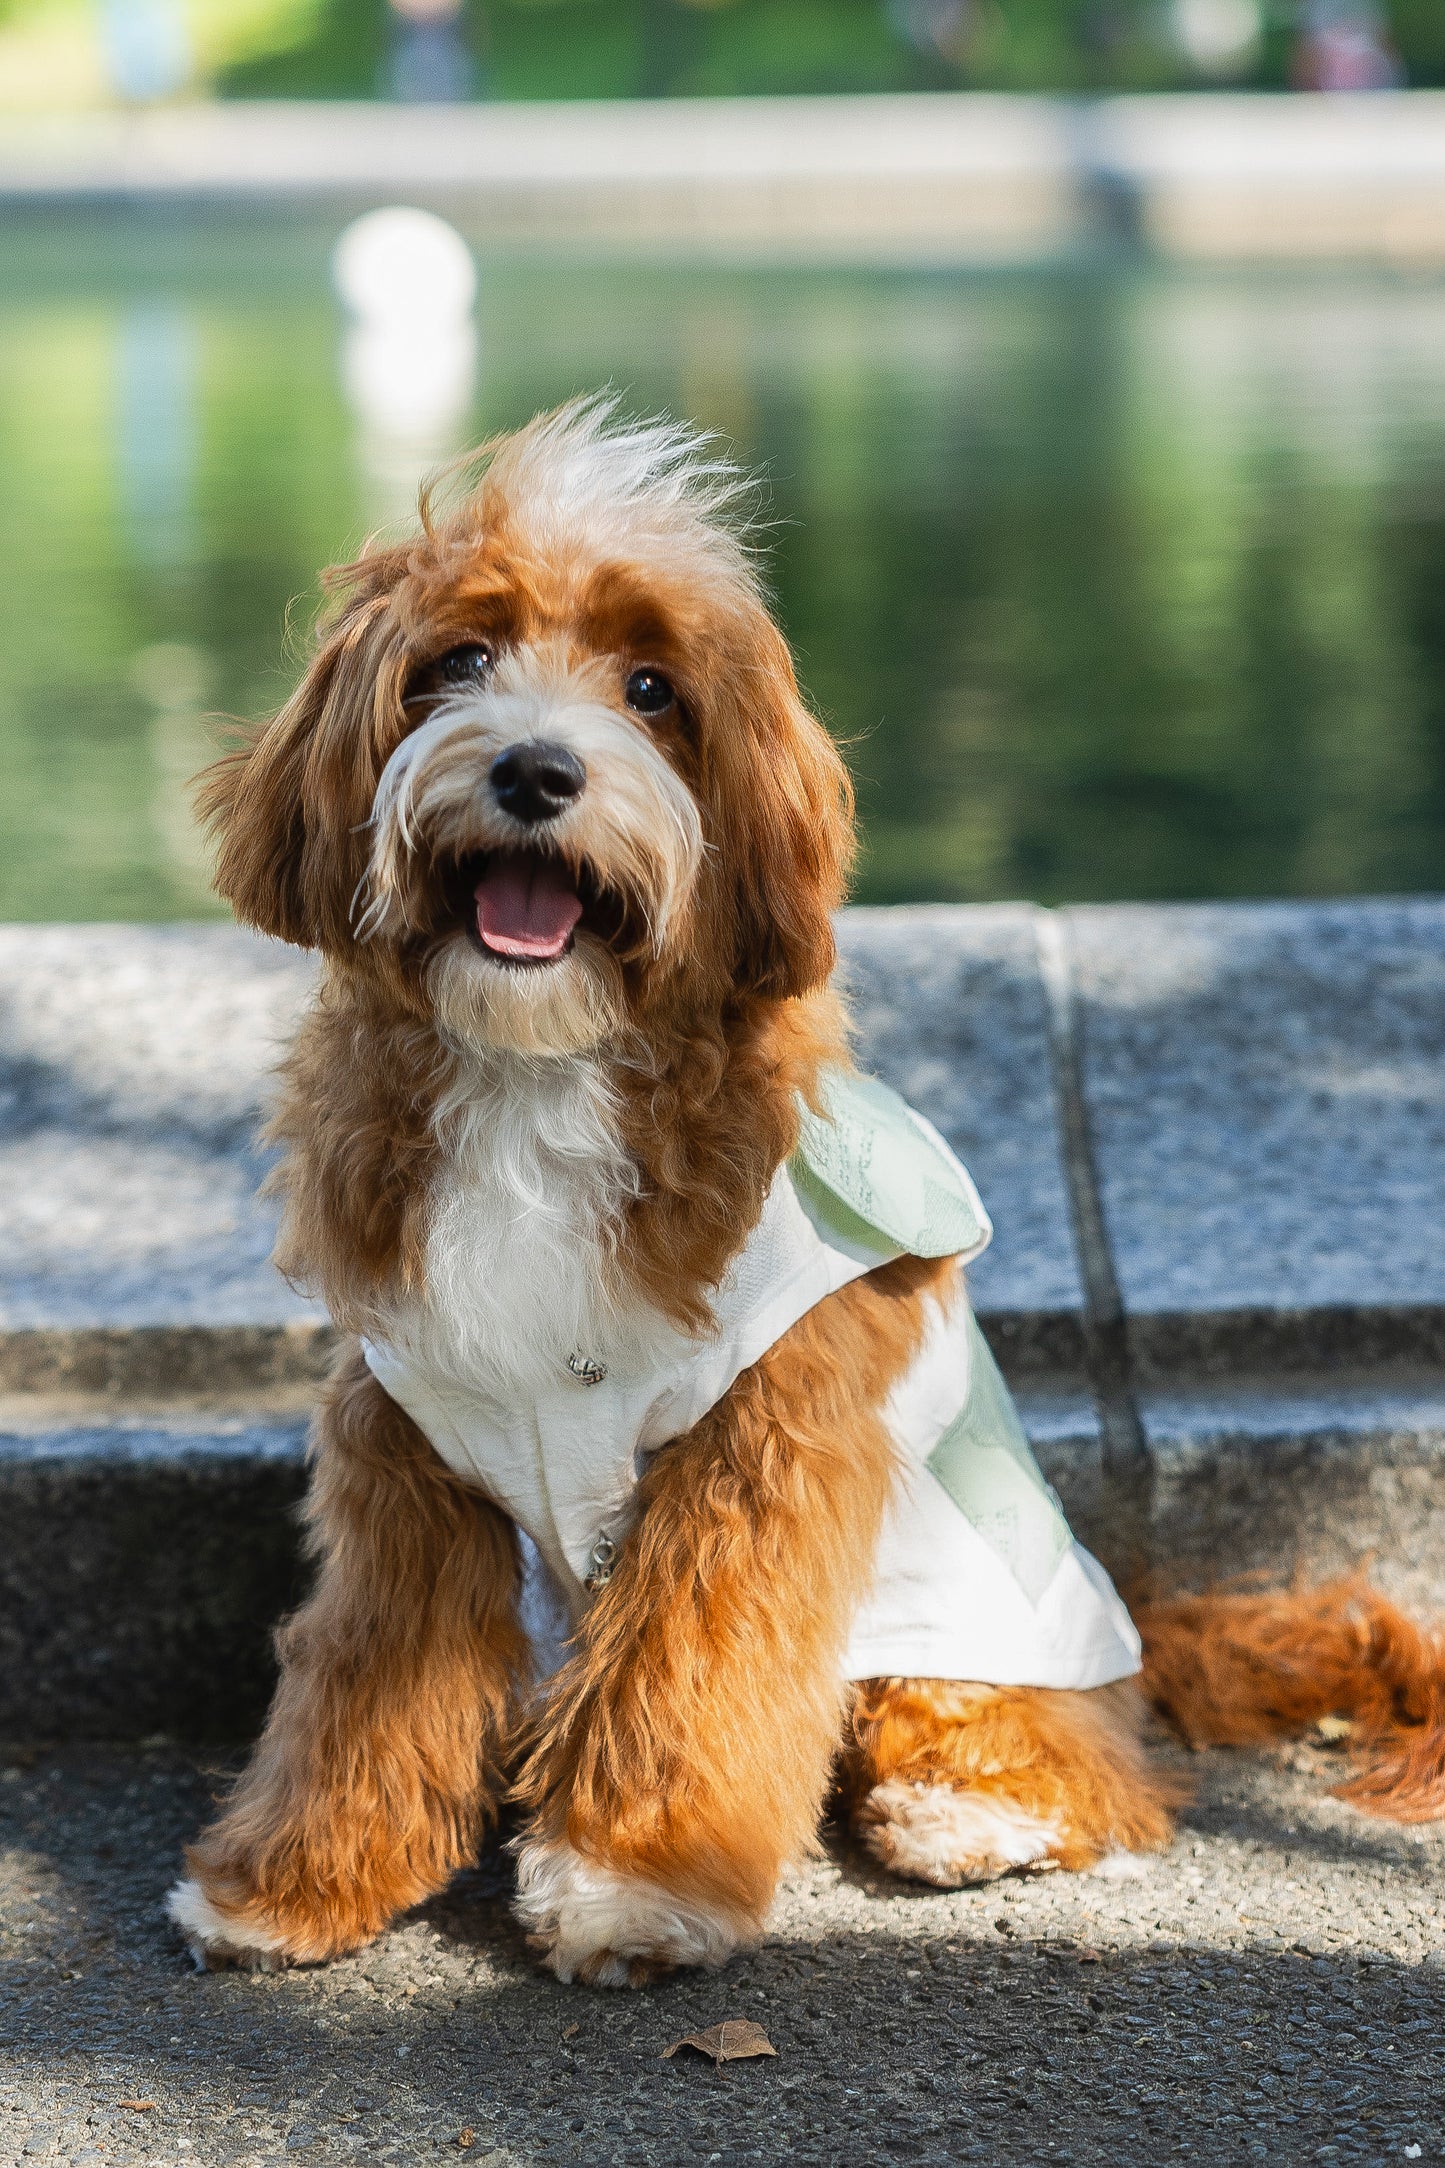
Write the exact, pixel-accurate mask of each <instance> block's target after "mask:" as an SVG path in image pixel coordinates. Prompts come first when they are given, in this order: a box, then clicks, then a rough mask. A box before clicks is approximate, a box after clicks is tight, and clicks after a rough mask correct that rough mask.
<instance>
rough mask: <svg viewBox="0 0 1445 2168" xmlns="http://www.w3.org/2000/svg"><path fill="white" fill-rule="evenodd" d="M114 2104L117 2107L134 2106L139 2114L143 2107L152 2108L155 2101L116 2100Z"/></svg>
mask: <svg viewBox="0 0 1445 2168" xmlns="http://www.w3.org/2000/svg"><path fill="white" fill-rule="evenodd" d="M116 2106H117V2107H118V2108H134V2109H135V2110H136V2113H137V2114H141V2113H143V2112H144V2110H145V2109H147V2108H153V2107H154V2106H155V2102H154V2101H153V2100H118V2101H117V2102H116Z"/></svg>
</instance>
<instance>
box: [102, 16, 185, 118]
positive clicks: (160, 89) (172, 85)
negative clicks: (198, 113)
mask: <svg viewBox="0 0 1445 2168" xmlns="http://www.w3.org/2000/svg"><path fill="white" fill-rule="evenodd" d="M100 43H101V50H102V52H103V53H104V55H105V66H106V73H107V74H108V75H109V77H110V81H111V85H112V87H113V89H114V90H115V91H116V92H117V93H118V95H119V96H120V97H122V98H125V99H126V100H128V101H129V102H130V103H131V104H132V105H149V104H151V103H153V102H154V101H155V100H156V99H157V98H170V97H173V96H174V95H175V93H176V92H177V91H178V90H183V89H184V88H185V86H186V84H187V83H188V82H189V81H190V79H191V69H192V65H193V56H192V52H191V36H190V31H189V29H188V27H187V24H186V17H185V11H184V9H183V7H182V4H181V0H101V6H100Z"/></svg>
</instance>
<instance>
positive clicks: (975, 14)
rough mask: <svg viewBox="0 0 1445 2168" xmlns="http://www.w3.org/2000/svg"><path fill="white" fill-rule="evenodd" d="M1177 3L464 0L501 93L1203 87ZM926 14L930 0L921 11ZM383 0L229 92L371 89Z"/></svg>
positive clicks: (487, 78)
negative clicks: (1184, 46)
mask: <svg viewBox="0 0 1445 2168" xmlns="http://www.w3.org/2000/svg"><path fill="white" fill-rule="evenodd" d="M1171 6H1172V0H960V6H959V17H958V22H957V25H956V26H955V29H954V31H953V33H952V34H951V35H944V36H943V37H942V39H941V42H939V43H932V42H930V41H929V40H928V39H927V38H926V37H924V38H921V39H917V40H915V39H911V38H910V37H909V36H907V35H905V32H904V27H903V25H904V22H905V19H906V16H907V10H908V0H897V4H895V5H894V6H893V7H891V8H890V7H889V6H888V5H886V4H885V0H711V4H706V0H465V7H466V29H467V36H468V41H469V43H470V46H471V49H472V51H473V52H474V54H475V55H476V57H477V64H478V83H479V87H480V88H481V89H482V91H483V92H484V93H485V94H486V95H489V96H492V97H496V98H520V99H533V98H538V99H540V98H562V99H567V98H624V97H664V96H667V97H692V96H762V95H768V94H777V93H795V94H805V93H825V92H850V91H854V92H856V91H911V90H948V89H959V88H972V89H993V90H1018V91H1060V92H1076V93H1082V92H1088V91H1104V90H1157V89H1172V88H1181V87H1186V86H1188V87H1195V88H1197V87H1199V84H1200V76H1199V74H1198V72H1197V71H1196V70H1195V69H1194V68H1192V67H1191V66H1190V64H1189V62H1188V61H1187V59H1186V58H1185V56H1184V54H1183V52H1182V51H1181V48H1180V46H1179V43H1178V41H1177V39H1176V38H1175V36H1174V35H1173V34H1172V30H1171V21H1172V16H1171ZM1385 12H1386V15H1387V18H1388V21H1389V24H1390V28H1391V31H1392V34H1393V38H1394V42H1395V45H1396V47H1397V49H1398V51H1399V53H1400V56H1401V59H1402V61H1403V64H1404V67H1405V72H1406V75H1407V78H1408V80H1409V81H1410V82H1412V83H1415V84H1438V83H1445V0H1388V5H1387V7H1386V10H1385ZM925 13H926V10H925ZM1298 17H1299V6H1298V4H1297V0H1263V4H1262V6H1261V9H1260V32H1261V34H1260V37H1259V40H1258V42H1257V44H1256V45H1254V46H1253V47H1252V48H1251V49H1250V50H1249V52H1248V53H1247V54H1244V55H1242V56H1241V59H1240V61H1239V63H1238V65H1237V68H1236V69H1235V70H1234V71H1233V72H1232V73H1231V74H1230V80H1231V81H1232V82H1234V83H1236V84H1243V85H1246V86H1251V87H1259V88H1265V87H1274V88H1278V87H1280V86H1282V85H1283V84H1284V83H1286V81H1287V80H1288V70H1289V54H1290V48H1291V44H1292V41H1293V37H1294V32H1295V27H1296V24H1297V21H1298ZM386 43H387V23H386V0H295V12H294V16H293V17H292V18H290V19H289V20H288V23H287V24H286V26H285V27H284V28H283V29H281V30H280V31H278V34H277V38H276V43H275V46H274V49H273V50H271V51H270V52H268V53H264V54H261V55H257V56H255V57H251V58H248V59H247V60H246V61H245V62H243V63H240V64H238V65H236V66H233V67H231V68H229V69H227V70H225V71H223V73H222V75H221V77H220V80H219V85H218V87H219V88H220V90H221V91H222V93H223V94H226V95H230V96H234V97H263V96H264V97H338V98H339V97H368V96H372V95H374V94H375V92H376V91H377V89H378V87H379V86H380V84H381V83H382V80H383V74H384V59H385V52H386Z"/></svg>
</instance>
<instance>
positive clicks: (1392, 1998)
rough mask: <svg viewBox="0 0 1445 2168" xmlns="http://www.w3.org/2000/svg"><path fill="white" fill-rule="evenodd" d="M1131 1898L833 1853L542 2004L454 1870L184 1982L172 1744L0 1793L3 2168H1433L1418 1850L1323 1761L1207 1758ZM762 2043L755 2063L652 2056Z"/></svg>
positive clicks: (1060, 1882) (58, 1761) (192, 1777)
mask: <svg viewBox="0 0 1445 2168" xmlns="http://www.w3.org/2000/svg"><path fill="white" fill-rule="evenodd" d="M1190 1767H1191V1771H1192V1773H1193V1775H1194V1776H1195V1778H1196V1780H1197V1782H1198V1797H1197V1802H1196V1804H1195V1805H1194V1807H1193V1808H1191V1809H1190V1810H1189V1811H1188V1813H1187V1814H1186V1816H1185V1818H1184V1821H1183V1824H1182V1827H1181V1831H1180V1835H1179V1839H1178V1841H1177V1843H1176V1845H1175V1847H1174V1849H1173V1851H1172V1852H1171V1853H1170V1854H1169V1855H1168V1856H1167V1857H1166V1858H1163V1859H1161V1860H1157V1861H1154V1862H1151V1863H1149V1864H1148V1865H1146V1866H1145V1867H1144V1869H1143V1871H1142V1873H1141V1874H1139V1875H1138V1876H1137V1877H1135V1878H1132V1879H1115V1878H1111V1877H1107V1876H1102V1875H1097V1874H1096V1875H1092V1876H1087V1877H1070V1876H1066V1875H1051V1876H1046V1877H1041V1878H1039V1879H1036V1880H1032V1881H1015V1882H1010V1883H1007V1884H1003V1885H998V1884H996V1885H994V1886H993V1887H992V1888H990V1889H984V1890H973V1891H963V1892H959V1893H957V1894H949V1895H943V1894H938V1893H921V1892H917V1891H914V1890H911V1889H909V1888H907V1887H905V1886H904V1885H901V1884H897V1883H893V1882H890V1881H888V1880H887V1879H886V1878H881V1877H880V1876H879V1875H878V1874H877V1873H876V1872H875V1871H873V1870H872V1869H870V1868H869V1867H868V1865H867V1863H866V1862H864V1861H862V1860H861V1859H859V1858H858V1857H856V1856H854V1855H851V1854H850V1853H849V1852H848V1850H847V1849H846V1847H844V1846H842V1845H841V1844H840V1845H837V1846H835V1847H834V1848H833V1849H832V1850H831V1851H830V1852H829V1854H828V1856H827V1857H826V1858H824V1859H822V1860H819V1861H818V1862H816V1863H814V1864H810V1865H808V1866H807V1867H805V1868H803V1869H801V1870H800V1871H799V1872H798V1873H797V1874H796V1875H795V1876H793V1877H792V1878H791V1880H790V1881H789V1883H788V1886H787V1888H786V1890H785V1891H784V1893H783V1895H782V1897H781V1899H780V1901H779V1904H778V1907H777V1911H776V1914H775V1917H774V1921H773V1924H772V1931H771V1933H770V1935H769V1938H768V1940H767V1942H766V1943H765V1944H764V1946H763V1947H762V1948H761V1949H760V1950H759V1951H757V1952H755V1953H754V1954H752V1955H750V1956H748V1957H746V1958H743V1959H740V1960H738V1961H737V1962H735V1963H734V1964H733V1965H731V1966H730V1967H729V1968H728V1969H727V1971H726V1972H724V1973H723V1974H721V1975H717V1976H713V1977H709V1978H698V1977H696V1976H688V1977H685V1978H683V1979H681V1980H679V1981H676V1982H674V1983H672V1984H669V1985H665V1986H662V1987H659V1988H653V1989H649V1990H644V1991H643V1992H641V1993H637V1994H616V1993H599V1992H596V1991H588V1990H586V1989H578V1988H564V1987H559V1986H558V1985H557V1984H556V1983H555V1982H554V1981H551V1980H549V1979H547V1978H544V1977H543V1976H542V1975H541V1974H539V1973H538V1972H537V1971H536V1970H535V1969H534V1967H533V1965H532V1964H531V1962H530V1961H529V1958H528V1955H527V1952H526V1950H525V1948H524V1946H523V1944H522V1941H521V1939H520V1937H519V1936H518V1934H517V1933H516V1931H515V1929H514V1928H513V1927H512V1925H511V1923H510V1920H509V1918H508V1915H507V1912H506V1873H505V1869H504V1867H503V1866H502V1865H501V1864H500V1863H499V1862H497V1861H490V1862H486V1863H484V1864H483V1865H482V1866H481V1867H480V1868H478V1869H477V1870H476V1871H474V1872H473V1873H470V1874H468V1875H466V1876H464V1877H462V1878H460V1879H459V1881H458V1882H457V1883H456V1885H455V1886H454V1887H453V1888H452V1889H451V1890H450V1891H449V1892H448V1893H447V1895H446V1896H445V1897H444V1898H442V1899H440V1900H438V1901H437V1902H436V1903H434V1904H432V1905H429V1906H427V1907H426V1908H425V1909H424V1910H423V1911H421V1912H420V1913H417V1914H415V1915H413V1916H412V1917H410V1918H409V1919H408V1920H407V1921H405V1923H404V1924H403V1925H402V1926H400V1927H399V1928H398V1929H397V1930H396V1931H395V1932H394V1933H393V1934H391V1935H388V1936H387V1937H386V1938H385V1939H384V1940H383V1941H382V1942H380V1943H378V1944H377V1945H376V1946H374V1947H373V1948H372V1949H370V1950H367V1951H365V1952H363V1953H362V1954H361V1955H360V1956H359V1957H356V1958H353V1959H350V1960H348V1961H346V1962H344V1963H340V1964H335V1965H332V1966H330V1967H328V1968H326V1969H324V1970H316V1971H306V1972H298V1973H291V1974H287V1975H282V1976H275V1977H247V1976H244V1975H238V1974H217V1975H197V1974H196V1973H194V1972H192V1971H191V1970H190V1969H189V1967H188V1965H187V1963H186V1962H185V1960H184V1958H183V1956H182V1954H181V1952H180V1951H179V1949H178V1948H177V1947H176V1945H175V1943H174V1942H173V1940H172V1938H171V1936H170V1934H169V1932H168V1930H167V1927H166V1924H165V1922H164V1920H163V1919H162V1917H161V1914H160V1909H159V1900H160V1897H161V1894H162V1892H163V1890H164V1889H165V1887H166V1884H167V1881H168V1879H169V1878H170V1876H171V1874H172V1872H173V1870H174V1867H175V1863H176V1858H177V1853H178V1848H179V1846H180V1844H181V1842H182V1840H183V1839H184V1838H185V1837H186V1836H187V1835H188V1834H189V1832H190V1831H191V1830H192V1829H193V1828H194V1826H195V1824H196V1822H197V1820H198V1819H199V1817H200V1815H201V1814H202V1812H203V1810H204V1804H205V1799H206V1795H207V1792H208V1789H209V1788H210V1785H211V1782H212V1781H213V1780H212V1779H210V1778H208V1777H207V1776H206V1775H204V1774H203V1773H202V1772H201V1771H200V1770H198V1769H197V1767H196V1765H195V1763H194V1761H193V1760H190V1759H187V1758H186V1757H184V1756H182V1755H181V1754H180V1753H179V1752H178V1751H177V1750H176V1749H174V1748H170V1747H156V1748H154V1749H152V1750H149V1751H122V1750H112V1749H99V1748H69V1749H66V1750H63V1751H59V1752H45V1753H43V1754H38V1755H27V1754H23V1753H12V1754H11V1755H10V1756H9V1758H8V1761H7V1764H6V1766H5V1767H4V1769H3V1772H0V1830H3V1846H4V1849H3V1853H0V1965H3V1976H0V1977H3V1985H0V2047H3V2063H0V2162H4V2163H9V2162H12V2161H17V2162H19V2163H21V2168H29V2164H30V2163H31V2162H33V2161H39V2160H44V2159H51V2160H70V2161H74V2162H78V2163H85V2164H86V2168H115V2164H120V2163H147V2164H152V2163H163V2164H165V2168H191V2164H194V2168H211V2164H215V2168H220V2164H222V2163H235V2164H237V2168H245V2164H249V2163H252V2162H262V2161H276V2160H281V2159H283V2158H286V2159H289V2158H292V2157H301V2156H304V2158H305V2159H306V2160H307V2161H308V2162H312V2163H315V2164H317V2168H322V2164H323V2163H326V2164H329V2163H332V2162H348V2163H356V2164H357V2168H364V2164H366V2163H369V2162H382V2161H385V2162H412V2161H434V2160H442V2159H448V2158H456V2159H461V2160H465V2161H466V2162H467V2163H468V2164H469V2168H480V2164H482V2163H485V2164H486V2168H521V2164H524V2163H525V2164H530V2163H533V2162H547V2163H560V2164H568V2168H570V2164H573V2163H576V2164H579V2168H580V2164H582V2163H588V2164H592V2163H618V2164H625V2168H633V2164H638V2168H642V2164H649V2168H650V2164H653V2163H656V2164H667V2168H672V2164H677V2168H683V2164H686V2168H691V2164H693V2163H712V2162H719V2163H731V2162H743V2161H764V2162H783V2161H788V2162H793V2161H797V2162H818V2163H827V2164H829V2168H833V2164H850V2168H851V2164H855V2163H856V2164H859V2168H862V2164H872V2163H879V2162H882V2163H886V2162H889V2161H894V2160H898V2161H917V2162H933V2161H939V2162H942V2161H957V2160H981V2161H990V2162H1000V2163H1003V2162H1035V2161H1038V2162H1043V2161H1071V2162H1076V2163H1085V2162H1090V2163H1095V2162H1096V2163H1099V2164H1101V2168H1102V2164H1108V2168H1130V2164H1134V2163H1152V2162H1156V2161H1172V2160H1183V2159H1186V2158H1188V2159H1192V2160H1194V2161H1197V2162H1200V2163H1203V2164H1207V2168H1213V2164H1215V2163H1226V2162H1233V2161H1247V2160H1266V2161H1273V2162H1276V2163H1283V2164H1290V2163H1293V2162H1297V2161H1365V2162H1375V2161H1393V2160H1403V2159H1420V2160H1424V2161H1440V2160H1445V2058H1442V2053H1441V2038H1440V2035H1441V2024H1442V2018H1445V1904H1442V1899H1445V1829H1431V1830H1429V1831H1418V1832H1408V1831H1401V1830H1393V1829H1390V1828H1387V1827H1384V1826H1382V1825H1379V1824H1374V1823H1368V1822H1365V1821H1363V1820H1361V1819H1360V1818H1359V1817H1358V1816H1357V1815H1355V1814H1353V1813H1352V1812H1351V1811H1350V1810H1348V1809H1347V1808H1345V1807H1342V1806H1340V1805H1338V1804H1337V1803H1335V1802H1332V1801H1330V1800H1329V1799H1328V1798H1327V1797H1325V1796H1324V1793H1325V1787H1326V1785H1327V1784H1328V1782H1329V1780H1330V1777H1331V1775H1332V1774H1333V1772H1334V1770H1335V1769H1336V1768H1337V1767H1338V1764H1337V1763H1335V1762H1333V1761H1332V1760H1331V1759H1330V1758H1329V1757H1328V1756H1327V1755H1326V1754H1325V1753H1324V1752H1323V1751H1320V1752H1316V1751H1315V1750H1313V1749H1305V1748H1301V1749H1297V1750H1294V1751H1293V1752H1292V1753H1291V1754H1290V1755H1288V1756H1287V1757H1283V1758H1261V1757H1245V1756H1234V1755H1225V1754H1218V1755H1209V1756H1203V1757H1200V1758H1199V1759H1198V1760H1197V1761H1195V1762H1193V1763H1191V1764H1190ZM724 2017H749V2018H753V2019H756V2020H757V2021H758V2022H759V2023H761V2024H762V2025H763V2026H764V2027H765V2028H766V2030H767V2032H768V2034H769V2035H770V2037H771V2039H772V2041H773V2043H774V2045H775V2046H776V2048H777V2051H778V2052H777V2059H776V2061H752V2062H742V2063H734V2064H731V2065H727V2066H725V2067H723V2068H722V2069H714V2068H713V2066H712V2065H711V2064H710V2063H707V2062H704V2061H702V2060H700V2059H699V2058H697V2057H696V2056H692V2055H689V2054H684V2055H682V2056H679V2057H678V2058H677V2059H676V2060H674V2061H663V2060H662V2059H661V2051H662V2049H663V2048H665V2047H666V2046H667V2045H668V2043H669V2042H670V2041H672V2040H674V2039H676V2038H677V2037H678V2035H679V2034H682V2033H685V2032H690V2031H693V2030H695V2029H696V2028H698V2027H699V2026H703V2025H708V2024H711V2023H713V2022H715V2021H716V2020H717V2019H719V2018H724Z"/></svg>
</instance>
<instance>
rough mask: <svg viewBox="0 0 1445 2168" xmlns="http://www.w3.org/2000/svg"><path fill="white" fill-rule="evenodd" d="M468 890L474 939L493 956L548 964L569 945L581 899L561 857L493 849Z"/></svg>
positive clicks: (570, 872) (580, 908) (574, 881)
mask: <svg viewBox="0 0 1445 2168" xmlns="http://www.w3.org/2000/svg"><path fill="white" fill-rule="evenodd" d="M472 893H473V898H474V900H475V902H476V906H477V939H478V940H479V941H480V942H481V944H482V947H483V948H486V949H490V950H491V952H492V954H493V955H494V956H507V957H511V958H513V959H514V960H516V961H518V962H524V963H532V964H550V963H555V962H556V961H557V958H558V957H559V956H564V955H565V954H566V952H567V950H568V949H569V948H570V947H571V945H572V936H573V934H574V932H575V931H576V927H577V921H578V920H579V919H580V918H581V916H582V898H581V896H580V895H579V894H578V893H577V881H576V877H575V875H574V874H573V872H572V870H571V868H570V867H569V866H568V865H567V864H566V863H565V861H564V860H563V859H560V858H544V857H543V856H542V854H541V853H540V852H539V851H496V852H494V853H493V855H492V857H491V858H489V859H488V861H487V867H486V871H485V872H484V873H483V875H482V877H481V879H480V880H479V881H478V883H477V885H476V887H475V889H474V890H473V892H472Z"/></svg>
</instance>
